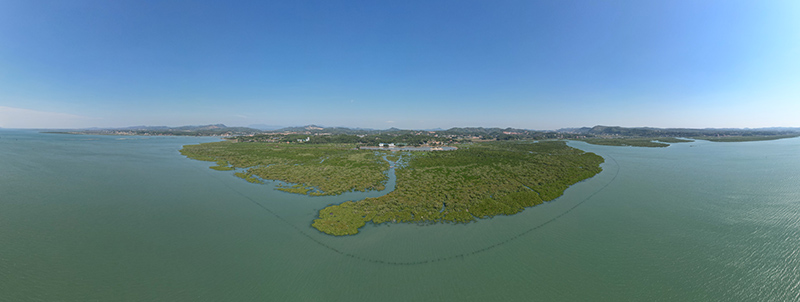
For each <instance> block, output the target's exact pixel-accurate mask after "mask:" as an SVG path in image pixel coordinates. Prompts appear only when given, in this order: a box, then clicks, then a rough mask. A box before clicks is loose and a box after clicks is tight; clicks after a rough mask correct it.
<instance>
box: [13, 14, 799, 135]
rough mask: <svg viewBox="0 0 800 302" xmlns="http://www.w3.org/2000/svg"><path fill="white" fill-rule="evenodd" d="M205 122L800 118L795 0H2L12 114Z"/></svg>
mask: <svg viewBox="0 0 800 302" xmlns="http://www.w3.org/2000/svg"><path fill="white" fill-rule="evenodd" d="M231 2H232V1H231ZM601 2H602V3H601ZM210 123H224V124H227V125H250V124H268V125H283V126H294V125H306V124H312V123H313V124H320V125H325V126H348V127H368V128H379V129H384V128H389V127H398V128H411V129H423V128H436V127H441V128H449V127H463V126H484V127H495V126H496V127H517V128H527V129H557V128H561V127H578V126H593V125H597V124H603V125H620V126H653V127H768V126H793V127H797V126H800V1H795V0H789V1H750V0H748V1H736V0H726V1H706V0H703V1H696V0H692V1H682V0H668V1H640V0H632V1H588V0H586V1H562V0H548V1H533V0H526V1H464V0H458V1H430V0H425V1H409V0H403V1H329V0H324V1H244V2H238V3H236V4H234V3H230V2H229V1H218V2H216V1H79V0H70V1H29V0H23V1H14V0H4V1H0V127H6V128H35V127H64V128H72V127H92V126H98V127H116V126H132V125H170V126H178V125H189V124H195V125H196V124H210Z"/></svg>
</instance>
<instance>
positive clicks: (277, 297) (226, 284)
mask: <svg viewBox="0 0 800 302" xmlns="http://www.w3.org/2000/svg"><path fill="white" fill-rule="evenodd" d="M214 140H215V139H211V138H186V137H118V136H78V135H57V134H43V133H38V132H35V131H18V130H0V301H6V300H8V301H54V300H58V301H91V300H95V301H165V300H169V301H231V300H233V301H241V300H273V301H315V300H316V301H323V300H325V301H366V300H370V301H374V300H382V301H412V300H441V301H486V300H505V301H531V300H542V301H576V300H578V301H620V300H628V301H643V300H662V301H691V300H703V301H742V300H748V301H797V300H800V252H797V250H798V249H797V247H798V246H800V173H798V172H797V171H800V156H799V155H798V154H800V153H799V152H798V151H800V139H785V140H778V141H765V142H744V143H711V142H705V141H697V142H693V143H684V144H674V145H672V146H670V147H668V148H634V147H610V146H596V145H588V144H585V143H580V142H570V145H572V146H574V147H577V148H580V149H583V150H586V151H591V152H595V153H597V154H599V155H601V156H603V157H604V158H605V159H606V162H605V163H604V164H603V168H604V171H603V172H602V173H600V174H598V175H597V176H595V177H594V178H591V179H589V180H586V181H584V182H581V183H579V184H576V185H574V186H572V187H571V188H569V189H568V190H567V191H566V192H565V194H564V196H562V197H560V198H558V199H556V200H555V201H553V202H549V203H546V204H544V205H540V206H536V207H533V208H530V209H527V210H525V211H524V212H522V213H519V214H517V215H513V216H500V217H495V218H492V219H485V220H480V221H478V222H476V223H470V224H466V225H463V224H459V225H455V224H438V225H417V224H382V225H367V226H366V227H364V228H362V229H361V232H360V233H359V234H358V235H355V236H345V237H333V236H328V235H325V234H322V233H320V232H318V231H316V230H315V229H313V228H311V226H310V224H311V222H312V221H313V219H314V218H315V217H316V215H317V211H318V210H319V209H321V208H323V207H325V206H326V205H328V204H333V203H340V202H343V201H345V200H353V199H361V198H363V197H366V196H379V195H382V194H385V193H386V192H388V191H390V190H391V189H392V188H393V181H394V178H393V175H391V173H390V176H391V177H390V183H388V184H387V189H386V190H384V191H382V192H366V193H362V192H351V193H346V194H344V195H341V196H325V197H310V196H300V195H295V194H289V193H284V192H280V191H277V190H273V189H272V186H274V185H275V184H274V183H268V184H264V185H258V184H251V183H248V182H246V181H244V180H242V179H239V178H236V177H234V176H233V175H232V173H233V172H232V171H214V170H211V169H208V166H210V165H212V164H213V163H209V162H200V161H195V160H189V159H186V158H185V157H183V156H181V155H180V153H179V152H178V150H179V149H180V148H181V146H182V145H185V144H194V143H198V142H207V141H214Z"/></svg>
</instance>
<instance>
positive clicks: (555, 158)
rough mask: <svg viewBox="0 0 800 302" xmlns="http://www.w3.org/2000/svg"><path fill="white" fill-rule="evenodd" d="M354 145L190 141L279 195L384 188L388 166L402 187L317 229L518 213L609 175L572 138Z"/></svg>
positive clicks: (333, 214) (326, 212)
mask: <svg viewBox="0 0 800 302" xmlns="http://www.w3.org/2000/svg"><path fill="white" fill-rule="evenodd" d="M357 147H358V146H357V145H355V144H337V143H321V144H303V143H296V144H295V143H292V144H290V143H277V142H234V141H223V142H214V143H205V144H199V145H187V146H184V148H183V149H182V150H181V153H182V154H183V155H185V156H187V157H189V158H192V159H196V160H204V161H211V162H215V163H216V164H217V165H216V166H212V167H211V168H213V169H215V170H224V169H236V170H241V171H243V172H235V173H236V176H238V177H241V178H244V179H246V180H248V181H251V182H260V181H261V179H265V180H266V179H269V180H280V181H283V182H286V183H291V184H294V185H281V186H278V188H277V189H278V190H282V191H286V192H289V193H297V194H308V195H337V194H341V193H343V192H347V191H366V190H382V189H384V185H385V183H386V181H387V180H388V175H387V173H386V172H387V171H388V170H389V168H390V161H391V162H395V164H396V165H397V167H396V168H395V175H396V186H395V189H394V190H393V191H392V192H389V193H388V194H386V195H384V196H380V197H377V198H366V199H363V200H359V201H347V202H344V203H342V204H339V205H331V206H328V207H326V208H324V209H322V210H320V212H319V216H318V218H317V219H315V220H314V221H313V223H312V226H313V227H314V228H316V229H318V230H320V231H322V232H324V233H327V234H331V235H353V234H356V233H358V229H359V228H361V227H363V226H364V225H365V224H366V223H367V222H372V223H376V224H380V223H386V222H418V223H439V222H454V223H467V222H471V221H475V220H476V219H479V218H488V217H492V216H496V215H512V214H515V213H518V212H520V211H522V210H524V209H525V208H526V207H531V206H535V205H537V204H541V203H543V202H545V201H550V200H553V199H555V198H557V197H559V196H561V195H562V194H563V192H564V190H565V189H567V187H569V186H570V185H573V184H575V183H577V182H579V181H582V180H585V179H587V178H590V177H592V176H594V175H596V174H597V173H600V171H602V168H600V164H601V163H603V158H602V157H600V156H598V155H596V154H594V153H588V152H584V151H581V150H578V149H575V148H572V147H569V146H567V145H566V143H565V142H564V141H540V142H533V141H492V142H477V143H467V144H463V145H460V146H459V149H457V150H453V151H404V152H389V151H374V150H359V149H358V148H357Z"/></svg>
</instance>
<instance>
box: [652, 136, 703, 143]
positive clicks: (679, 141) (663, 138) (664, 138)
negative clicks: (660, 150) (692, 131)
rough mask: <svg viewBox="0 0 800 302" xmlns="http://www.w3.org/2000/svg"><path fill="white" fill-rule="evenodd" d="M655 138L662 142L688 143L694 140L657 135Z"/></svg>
mask: <svg viewBox="0 0 800 302" xmlns="http://www.w3.org/2000/svg"><path fill="white" fill-rule="evenodd" d="M656 140H657V141H659V142H662V143H690V142H693V141H694V140H691V139H683V138H677V137H659V138H657V139H656Z"/></svg>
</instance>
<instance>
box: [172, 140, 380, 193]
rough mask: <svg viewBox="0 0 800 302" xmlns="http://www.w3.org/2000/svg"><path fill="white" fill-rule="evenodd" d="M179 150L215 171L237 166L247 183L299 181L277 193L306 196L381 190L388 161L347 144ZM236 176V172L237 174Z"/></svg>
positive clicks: (210, 146) (208, 145)
mask: <svg viewBox="0 0 800 302" xmlns="http://www.w3.org/2000/svg"><path fill="white" fill-rule="evenodd" d="M181 154H183V155H186V156H187V157H189V158H192V159H197V160H203V161H213V162H216V163H217V166H213V167H211V168H212V169H215V170H223V169H233V168H243V169H246V172H237V176H240V177H242V178H244V179H247V180H248V181H254V182H255V181H258V179H256V178H253V177H252V176H257V177H259V178H262V179H273V180H281V181H285V182H289V183H295V184H299V185H301V186H297V187H285V188H281V190H283V191H287V192H292V193H302V194H306V193H309V192H310V191H312V189H316V191H314V192H311V193H309V194H312V195H337V194H341V193H343V192H347V191H352V190H355V191H365V190H382V189H383V188H384V186H383V183H384V182H385V181H386V179H387V178H388V177H387V176H386V175H385V174H384V171H386V170H387V169H388V168H389V164H388V163H387V162H386V161H384V160H383V159H382V158H381V154H380V153H379V152H375V151H367V150H355V147H354V146H353V145H333V144H330V145H311V144H279V143H234V142H228V141H225V142H214V143H205V144H199V145H187V146H183V149H181ZM240 174H241V175H240Z"/></svg>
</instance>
